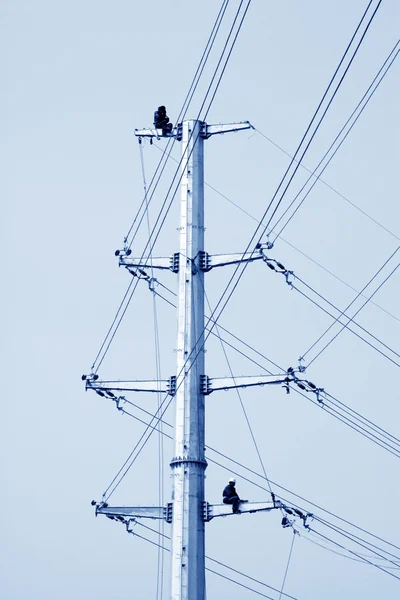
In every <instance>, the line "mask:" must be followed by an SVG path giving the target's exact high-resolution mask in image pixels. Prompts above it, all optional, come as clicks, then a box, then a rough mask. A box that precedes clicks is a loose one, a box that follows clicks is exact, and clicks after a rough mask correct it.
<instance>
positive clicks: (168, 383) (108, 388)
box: [83, 375, 176, 399]
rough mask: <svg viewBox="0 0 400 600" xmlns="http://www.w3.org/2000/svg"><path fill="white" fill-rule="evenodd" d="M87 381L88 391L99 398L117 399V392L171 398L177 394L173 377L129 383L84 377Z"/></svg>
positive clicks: (138, 380)
mask: <svg viewBox="0 0 400 600" xmlns="http://www.w3.org/2000/svg"><path fill="white" fill-rule="evenodd" d="M83 377H85V380H84V381H86V390H94V391H95V392H96V393H97V394H99V396H106V397H107V398H112V399H115V398H116V396H115V394H114V393H113V392H114V391H116V392H153V393H159V392H163V393H167V394H169V395H170V396H174V395H175V392H176V377H175V376H172V377H170V378H169V379H160V380H157V379H132V380H129V381H123V380H119V379H118V380H114V381H104V380H100V379H98V376H97V375H96V378H93V377H91V376H90V375H84V376H83Z"/></svg>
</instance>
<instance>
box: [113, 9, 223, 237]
mask: <svg viewBox="0 0 400 600" xmlns="http://www.w3.org/2000/svg"><path fill="white" fill-rule="evenodd" d="M228 3H229V0H223V2H222V4H221V7H220V9H219V12H218V15H217V18H216V20H215V22H214V25H213V28H212V30H211V33H210V36H209V38H208V40H207V44H206V46H205V48H204V51H203V54H202V56H201V58H200V61H199V64H198V66H197V69H196V72H195V74H194V76H193V79H192V82H191V84H190V87H189V90H188V92H187V94H186V98H185V100H184V101H183V104H182V107H181V109H180V111H179V115H178V117H177V122H180V120H181V119H182V118H184V116H185V115H186V112H187V110H188V108H189V106H190V103H191V101H192V99H193V96H194V93H195V92H196V89H197V86H198V84H199V81H200V79H201V76H202V74H203V71H204V68H205V66H206V64H207V61H208V58H209V56H210V52H211V50H212V48H213V45H214V42H215V39H216V36H217V34H218V32H219V29H220V27H221V24H222V21H223V19H224V16H225V12H226V9H227V7H228ZM174 143H175V138H169V139H168V141H167V146H166V148H165V150H164V151H163V156H162V157H161V159H160V161H159V163H158V165H157V168H156V170H155V172H154V174H153V177H152V180H151V182H150V188H151V186H152V184H153V182H154V179H155V177H156V174H157V171H158V169H159V168H160V166H161V162H162V160H163V159H164V157H165V156H166V160H165V164H166V162H167V160H168V158H169V156H170V154H171V151H172V148H173V145H174ZM169 148H170V149H169ZM168 149H169V152H168V153H167V150H168ZM165 164H164V166H163V168H162V170H161V173H160V175H159V177H158V179H157V181H156V183H155V185H154V190H153V193H152V195H151V198H152V197H153V195H154V192H155V189H156V188H157V185H158V183H159V181H160V178H161V176H162V173H163V171H164V169H165ZM151 198H150V200H151ZM145 201H146V198H143V200H142V203H141V205H140V207H139V209H138V212H137V214H136V216H135V219H134V221H133V223H132V225H131V227H130V229H129V231H128V233H127V235H126V236H125V241H128V238H129V236H130V233H131V231H132V229H133V227H134V225H135V223H136V221H137V218H138V216H139V214H140V211H141V209H142V208H143V206H144V203H145ZM142 220H143V216H142V219H141V220H140V223H139V225H138V227H137V229H136V232H135V234H134V235H133V238H132V240H131V244H132V242H133V239H134V238H135V237H136V234H137V232H138V230H139V227H140V224H141V222H142Z"/></svg>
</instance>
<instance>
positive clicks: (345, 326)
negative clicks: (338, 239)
mask: <svg viewBox="0 0 400 600" xmlns="http://www.w3.org/2000/svg"><path fill="white" fill-rule="evenodd" d="M399 249H400V246H398V248H397V249H396V250H395V252H394V253H393V254H392V256H391V257H390V258H389V259H388V261H386V263H385V265H386V264H387V263H388V262H389V260H390V259H391V258H392V257H393V256H394V255H395V254H396V252H397V251H398V250H399ZM385 265H384V266H385ZM399 266H400V263H398V264H397V266H396V267H395V268H394V269H393V270H392V271H391V272H390V273H389V275H388V276H387V277H386V278H385V279H384V280H383V281H382V283H381V284H380V285H379V286H378V287H377V288H376V290H374V291H373V293H372V294H371V295H370V297H369V298H367V299H366V300H365V302H364V303H363V304H362V305H361V306H360V308H359V309H358V310H357V311H356V312H355V313H354V315H353V316H352V317H351V319H350V320H349V321H348V322H347V323H345V324H344V325H342V327H341V329H339V331H338V332H337V333H336V334H335V335H334V337H333V338H332V339H331V340H330V341H329V342H328V343H327V344H326V345H325V346H324V347H323V348H322V350H320V351H319V352H318V354H317V355H316V356H314V358H313V359H312V360H311V361H310V362H309V363H308V366H310V365H311V364H312V363H313V362H315V361H316V360H317V358H318V357H319V356H321V354H322V352H324V351H325V350H326V349H327V348H328V347H329V346H330V345H331V343H332V342H333V341H334V340H336V338H337V337H338V335H340V334H341V333H342V331H343V330H344V329H347V328H348V326H349V325H350V323H352V322H354V318H355V317H356V316H357V315H358V314H359V313H360V311H361V310H362V309H363V308H364V307H365V306H366V305H367V304H368V302H369V300H370V299H371V298H373V297H374V296H375V294H376V293H377V292H378V291H379V290H380V289H381V288H382V286H383V285H384V284H385V283H386V282H387V281H388V280H389V279H390V278H391V277H392V275H393V274H394V273H395V272H396V271H397V269H398V268H399ZM382 268H383V267H382ZM381 270H382V269H380V270H379V271H378V273H379V272H380V271H381ZM378 273H377V274H378ZM377 274H376V275H377ZM376 275H374V277H373V278H372V279H371V280H370V282H369V283H371V282H372V280H373V279H374V278H375V277H376ZM369 283H368V284H367V285H366V286H365V287H364V290H365V288H366V287H367V286H368V285H369ZM364 290H363V291H364ZM359 295H360V294H358V295H357V296H356V298H355V299H354V301H355V300H357V299H358V298H359ZM354 301H353V302H354ZM351 304H352V303H351ZM351 304H350V305H349V306H351ZM347 308H349V307H347ZM347 308H346V309H345V310H347ZM342 314H343V313H342ZM337 321H338V319H336V321H335V323H336V322H337ZM327 331H328V330H327ZM327 331H326V332H325V333H327ZM325 333H324V334H323V335H322V337H323V336H324V335H325ZM322 337H321V338H320V339H322ZM381 343H382V342H381ZM384 345H385V347H387V346H386V344H384ZM392 352H393V353H394V354H396V355H397V356H399V357H400V355H399V354H398V353H397V352H394V350H392Z"/></svg>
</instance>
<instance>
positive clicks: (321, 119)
mask: <svg viewBox="0 0 400 600" xmlns="http://www.w3.org/2000/svg"><path fill="white" fill-rule="evenodd" d="M371 2H372V0H370V2H369V4H368V6H367V8H366V10H365V12H364V14H363V16H362V18H361V20H360V22H359V24H358V26H357V29H356V32H355V33H354V34H353V37H352V39H351V41H350V43H349V45H348V47H347V49H346V51H345V53H344V55H343V57H342V59H341V61H340V63H339V66H338V67H337V69H336V71H335V73H334V75H333V77H332V79H331V82H330V83H329V85H328V87H327V89H326V91H325V93H324V96H323V98H322V100H321V101H320V103H319V105H318V107H317V110H316V111H315V113H314V116H313V118H312V120H311V122H310V124H309V125H308V127H307V130H306V132H305V133H304V135H303V138H302V140H301V141H300V144H299V145H298V147H297V150H296V152H295V154H294V158H293V159H292V161H291V162H290V164H289V166H288V168H287V169H286V171H285V173H284V176H283V177H282V179H281V181H280V183H279V185H278V187H277V189H276V191H275V193H274V195H273V197H272V199H271V201H270V203H269V204H268V206H267V209H266V210H265V212H264V215H263V217H262V219H261V221H260V223H259V225H258V226H257V228H256V230H255V232H254V234H253V236H252V238H251V239H250V242H249V243H248V246H247V248H246V250H245V251H244V253H243V256H245V255H246V253H247V252H248V250H249V248H250V247H251V245H252V242H253V241H254V239H255V238H256V236H257V233H258V231H259V229H260V228H262V225H263V221H264V219H265V217H266V215H267V213H268V212H269V210H270V208H271V206H272V204H273V202H274V200H275V198H276V196H277V195H278V192H279V190H280V188H281V187H282V185H283V183H284V182H285V179H286V175H287V174H288V172H289V171H290V169H291V167H292V165H293V163H294V159H295V157H296V156H297V154H298V153H299V151H300V149H301V147H302V145H303V141H304V140H305V138H306V136H307V134H308V131H309V130H310V128H311V126H312V123H313V122H314V120H315V118H316V116H317V113H318V112H319V108H320V106H321V105H322V103H323V101H324V99H325V97H326V95H327V93H328V91H329V89H330V87H331V85H332V83H333V81H334V79H335V77H336V74H337V72H338V70H339V69H340V66H341V64H342V62H343V61H344V58H345V56H346V55H347V52H348V50H349V48H350V46H351V44H352V42H353V39H354V38H355V36H356V33H357V32H358V29H359V28H360V26H361V24H362V21H363V20H364V17H365V15H366V13H367V12H368V9H369V7H370V5H371ZM381 3H382V0H379V2H378V4H377V6H376V8H375V10H374V12H373V14H372V16H371V17H370V19H369V21H368V23H367V25H366V27H365V29H364V31H363V33H362V36H361V38H360V40H359V42H358V44H357V46H356V49H355V50H354V52H353V55H352V57H351V58H350V61H349V63H348V65H347V67H346V69H345V71H344V73H343V75H342V76H341V78H340V80H339V83H338V84H337V85H336V88H335V90H334V91H333V93H332V97H331V98H330V100H329V102H328V105H327V106H326V108H325V110H324V112H323V113H322V116H321V117H320V119H319V121H318V123H317V125H316V127H315V128H314V131H313V133H312V135H311V138H310V139H309V141H308V142H307V145H306V147H305V149H304V150H303V151H302V154H301V157H300V159H299V163H298V164H297V166H296V167H295V168H294V171H293V173H292V175H291V176H290V179H289V181H288V183H287V184H286V186H285V188H284V190H283V192H282V194H281V196H280V198H279V200H278V202H277V205H276V206H275V208H274V210H273V212H272V215H271V216H270V218H269V220H268V222H267V224H266V225H265V226H264V229H263V232H262V234H261V236H259V242H260V241H261V239H262V237H263V235H264V234H265V231H267V229H268V227H269V225H270V222H271V220H272V219H273V217H274V216H275V213H276V211H277V210H278V208H279V206H280V204H281V202H282V200H283V198H284V196H285V194H286V192H287V190H288V188H289V185H290V183H291V182H292V180H293V178H294V176H295V174H296V172H297V170H298V168H299V164H300V163H301V161H302V159H303V157H304V156H305V154H306V152H307V150H308V148H309V146H310V144H311V142H312V140H313V139H314V137H315V135H316V133H317V131H318V129H319V127H320V125H321V123H322V121H323V119H324V117H325V115H326V113H327V111H328V109H329V107H330V105H331V104H332V102H333V99H334V97H335V96H336V94H337V92H338V90H339V88H340V86H341V84H342V82H343V80H344V78H345V76H346V74H347V72H348V70H349V68H350V66H351V64H352V62H353V60H354V58H355V56H356V54H357V52H358V50H359V48H360V46H361V44H362V42H363V40H364V38H365V35H366V33H367V31H368V29H369V27H370V25H371V23H372V21H373V19H374V17H375V14H376V12H377V10H378V8H379V6H380V5H381ZM247 266H248V261H247V262H246V263H245V264H244V265H243V266H242V267H241V265H240V264H239V265H237V267H236V268H235V270H234V273H233V275H232V276H231V278H230V280H229V281H228V284H227V285H226V287H225V289H224V291H223V293H222V295H221V297H220V299H219V300H218V302H217V304H216V306H215V308H214V310H213V312H212V314H211V317H210V318H213V319H214V323H213V325H212V326H211V328H210V330H212V329H213V327H214V325H215V323H216V322H217V321H218V320H219V318H220V316H221V314H222V312H223V311H224V309H225V307H226V305H227V304H228V302H229V300H230V298H231V297H232V295H233V293H234V291H235V290H236V288H237V286H238V284H239V281H240V279H241V278H242V276H243V274H244V272H245V270H246V268H247ZM239 269H241V272H240V274H239V276H238V278H237V280H236V281H235V283H234V284H233V287H232V289H231V290H230V292H229V294H228V297H227V298H226V300H225V301H224V303H223V305H222V307H221V308H220V310H219V314H218V315H217V316H216V317H215V316H214V315H215V313H216V312H217V309H218V308H219V306H220V304H221V303H222V302H223V300H224V298H225V296H226V294H227V293H228V291H229V288H230V286H231V283H232V281H234V279H235V277H236V274H237V272H238V270H239ZM209 322H210V320H209V321H208V322H207V324H206V327H207V326H208V325H209ZM209 335H210V331H208V333H207V334H206V336H205V338H204V342H203V345H202V347H203V346H204V344H205V342H206V341H207V339H208V337H209ZM202 336H203V333H202V334H201V337H202ZM199 342H200V339H199V340H197V341H196V343H195V345H194V348H197V346H198V344H199ZM202 347H201V348H200V350H198V351H197V354H198V353H199V352H200V351H201V350H202ZM194 351H195V350H192V352H191V353H190V355H189V356H188V358H187V360H186V363H185V364H187V362H188V361H189V360H190V359H191V355H192V353H193V352H194ZM197 354H196V356H197ZM193 362H194V361H193ZM189 369H190V366H189Z"/></svg>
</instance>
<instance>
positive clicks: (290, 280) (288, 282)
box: [285, 271, 296, 289]
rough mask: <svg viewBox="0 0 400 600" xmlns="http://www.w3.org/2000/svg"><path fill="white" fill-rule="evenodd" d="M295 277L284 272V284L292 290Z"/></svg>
mask: <svg viewBox="0 0 400 600" xmlns="http://www.w3.org/2000/svg"><path fill="white" fill-rule="evenodd" d="M295 278H296V276H295V274H294V272H293V271H285V279H286V283H287V284H288V285H289V286H290V287H291V288H292V289H293V281H294V280H295Z"/></svg>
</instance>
